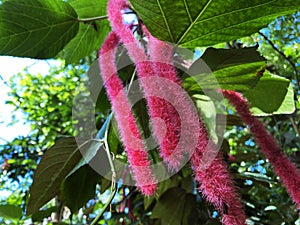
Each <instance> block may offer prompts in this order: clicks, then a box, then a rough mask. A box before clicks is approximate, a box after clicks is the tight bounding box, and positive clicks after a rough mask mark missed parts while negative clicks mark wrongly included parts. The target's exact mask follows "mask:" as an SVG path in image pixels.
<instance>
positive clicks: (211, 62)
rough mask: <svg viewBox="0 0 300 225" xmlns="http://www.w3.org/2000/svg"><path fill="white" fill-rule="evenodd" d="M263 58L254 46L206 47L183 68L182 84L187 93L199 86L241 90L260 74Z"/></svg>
mask: <svg viewBox="0 0 300 225" xmlns="http://www.w3.org/2000/svg"><path fill="white" fill-rule="evenodd" d="M265 65H266V62H265V59H264V58H263V57H261V56H260V55H259V53H258V52H257V51H256V48H255V47H251V48H243V49H215V48H208V49H207V50H206V51H205V52H204V54H203V56H202V57H201V58H200V59H198V60H196V61H195V62H194V63H193V65H192V66H191V67H190V68H189V70H188V71H187V74H189V77H187V78H186V79H185V80H184V81H183V86H184V88H185V89H186V90H187V91H189V92H191V93H197V94H198V93H201V90H202V89H219V88H222V89H227V90H235V91H239V92H244V91H247V90H249V89H250V88H253V87H254V86H255V85H256V84H257V82H258V81H259V78H260V77H261V76H262V73H263V71H264V70H263V68H264V66H265Z"/></svg>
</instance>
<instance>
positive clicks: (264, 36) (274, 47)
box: [258, 31, 300, 91]
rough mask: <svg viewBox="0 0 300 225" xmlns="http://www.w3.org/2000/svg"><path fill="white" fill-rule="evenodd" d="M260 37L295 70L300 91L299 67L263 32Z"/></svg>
mask: <svg viewBox="0 0 300 225" xmlns="http://www.w3.org/2000/svg"><path fill="white" fill-rule="evenodd" d="M258 34H259V35H261V36H262V37H263V38H264V39H265V40H266V41H267V42H268V43H269V44H270V45H271V46H272V48H273V49H274V50H275V51H276V52H277V53H278V54H279V55H281V56H282V57H283V58H284V59H285V60H286V61H287V62H288V63H289V64H290V65H291V67H292V68H293V71H294V76H295V80H296V82H297V87H298V91H300V82H299V78H298V71H297V67H296V65H295V63H294V62H293V61H292V60H291V59H289V58H288V57H287V56H286V55H285V54H284V52H282V51H281V50H279V48H277V47H276V46H275V44H274V43H273V42H272V41H271V40H270V39H269V38H268V37H267V36H266V35H264V34H263V33H262V32H260V31H259V32H258Z"/></svg>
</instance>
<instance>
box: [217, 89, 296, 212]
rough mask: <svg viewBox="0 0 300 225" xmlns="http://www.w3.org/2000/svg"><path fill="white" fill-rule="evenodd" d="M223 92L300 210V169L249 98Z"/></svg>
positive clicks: (231, 92)
mask: <svg viewBox="0 0 300 225" xmlns="http://www.w3.org/2000/svg"><path fill="white" fill-rule="evenodd" d="M222 92H223V95H224V96H225V97H226V98H228V100H229V101H230V103H231V104H232V105H233V106H234V107H235V108H236V110H237V112H238V114H239V115H240V116H241V119H242V120H243V121H244V122H245V123H246V124H247V125H248V126H249V127H250V130H251V132H252V133H253V134H254V136H255V138H256V141H257V143H258V144H259V145H260V147H261V150H262V151H263V153H264V154H265V156H266V157H267V158H268V159H269V162H270V164H271V165H272V166H273V167H274V170H275V172H276V174H277V175H278V176H279V177H280V179H281V180H282V182H283V184H284V185H285V187H286V189H287V191H288V193H289V194H290V196H291V197H292V199H293V201H294V202H295V203H296V205H297V208H298V210H300V171H299V170H298V169H297V167H296V165H295V164H294V163H292V162H291V161H290V160H289V158H288V157H287V156H286V155H285V154H284V153H283V151H282V150H281V149H280V147H279V146H278V145H277V144H276V142H275V140H274V138H273V137H272V136H271V135H270V134H268V133H267V131H266V129H265V127H264V126H263V124H262V123H261V122H260V121H259V120H258V119H257V118H256V117H254V116H253V115H252V114H251V112H250V110H249V106H248V103H247V100H246V99H245V98H243V96H242V95H241V94H240V93H237V92H234V91H226V90H224V91H222Z"/></svg>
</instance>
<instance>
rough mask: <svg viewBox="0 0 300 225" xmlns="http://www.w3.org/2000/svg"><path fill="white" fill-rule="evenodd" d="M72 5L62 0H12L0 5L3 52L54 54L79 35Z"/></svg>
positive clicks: (33, 54)
mask: <svg viewBox="0 0 300 225" xmlns="http://www.w3.org/2000/svg"><path fill="white" fill-rule="evenodd" d="M76 19H77V14H76V12H75V11H74V10H73V8H72V7H71V6H70V5H69V4H68V3H67V2H64V1H61V0H10V1H5V2H4V3H3V4H2V5H0V54H1V55H10V56H19V57H31V58H38V59H45V58H53V57H55V56H56V55H57V54H58V53H59V52H60V51H61V50H62V49H63V48H64V47H65V45H66V44H67V43H68V42H69V41H70V40H71V39H72V38H73V37H74V36H75V35H76V33H77V31H78V27H79V23H78V22H77V21H76Z"/></svg>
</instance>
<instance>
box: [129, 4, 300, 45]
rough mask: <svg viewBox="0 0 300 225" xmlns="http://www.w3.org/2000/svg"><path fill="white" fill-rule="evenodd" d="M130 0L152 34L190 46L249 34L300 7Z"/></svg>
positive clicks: (289, 5)
mask: <svg viewBox="0 0 300 225" xmlns="http://www.w3.org/2000/svg"><path fill="white" fill-rule="evenodd" d="M129 1H130V3H131V4H132V6H133V9H134V10H135V11H136V12H137V13H138V15H139V17H140V18H141V19H142V20H143V22H144V23H145V25H146V26H147V28H148V29H149V31H150V32H151V33H152V34H153V35H154V36H155V37H157V38H159V39H162V40H164V41H169V42H172V43H176V44H179V45H182V46H185V47H190V48H194V47H196V46H209V45H214V44H217V43H221V42H226V41H230V40H235V39H238V38H240V37H244V36H248V35H250V34H253V33H255V32H257V31H259V30H260V29H261V28H263V27H265V26H266V25H267V24H268V23H270V22H271V21H273V20H274V19H275V18H276V17H278V16H281V15H285V14H289V13H294V12H295V11H296V10H297V9H300V4H299V0H296V1H295V0H286V1H282V0H259V1H258V0H256V1H248V0H227V1H216V0H206V1H198V0H189V1H173V0H129Z"/></svg>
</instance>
